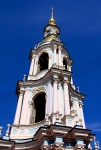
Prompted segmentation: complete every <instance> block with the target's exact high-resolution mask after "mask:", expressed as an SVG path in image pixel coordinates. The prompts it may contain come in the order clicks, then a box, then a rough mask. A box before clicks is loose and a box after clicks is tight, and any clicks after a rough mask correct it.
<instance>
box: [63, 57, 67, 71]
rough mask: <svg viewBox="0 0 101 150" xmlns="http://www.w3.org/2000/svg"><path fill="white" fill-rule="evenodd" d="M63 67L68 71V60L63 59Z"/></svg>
mask: <svg viewBox="0 0 101 150" xmlns="http://www.w3.org/2000/svg"><path fill="white" fill-rule="evenodd" d="M63 66H64V67H65V69H67V60H66V58H63Z"/></svg>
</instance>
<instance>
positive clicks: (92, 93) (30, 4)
mask: <svg viewBox="0 0 101 150" xmlns="http://www.w3.org/2000/svg"><path fill="white" fill-rule="evenodd" d="M52 7H54V11H55V12H54V13H55V16H54V18H55V20H56V22H57V25H58V26H59V27H60V32H61V36H60V38H61V40H62V42H64V43H65V47H66V49H67V50H68V52H69V54H70V57H71V59H73V60H74V63H73V66H72V72H73V81H74V84H75V85H76V88H77V87H79V89H80V92H81V93H83V94H85V95H86V98H85V99H84V106H83V109H84V116H85V122H86V127H87V129H91V130H92V133H94V134H96V137H97V140H98V141H100V145H101V0H96V1H95V0H89V1H88V0H64V1H63V0H0V126H3V131H2V133H3V134H5V132H6V130H7V124H8V123H9V124H13V121H14V115H15V110H16V105H17V95H16V94H15V91H16V85H17V81H18V80H22V79H23V75H24V74H26V75H27V74H28V72H29V67H30V60H29V54H30V49H32V48H33V47H34V45H35V44H38V43H39V42H41V41H42V39H43V29H44V27H45V26H46V25H47V23H48V20H49V19H50V16H51V8H52Z"/></svg>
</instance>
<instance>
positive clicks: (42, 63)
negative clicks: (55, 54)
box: [38, 53, 49, 71]
mask: <svg viewBox="0 0 101 150" xmlns="http://www.w3.org/2000/svg"><path fill="white" fill-rule="evenodd" d="M48 60H49V57H48V54H47V53H43V54H42V55H41V56H40V58H39V62H38V64H39V67H40V71H41V70H44V69H48Z"/></svg>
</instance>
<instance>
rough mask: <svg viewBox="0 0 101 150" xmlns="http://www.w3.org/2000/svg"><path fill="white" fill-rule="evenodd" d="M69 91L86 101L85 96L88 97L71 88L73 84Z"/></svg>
mask: <svg viewBox="0 0 101 150" xmlns="http://www.w3.org/2000/svg"><path fill="white" fill-rule="evenodd" d="M69 90H70V92H71V93H72V94H73V95H75V96H77V97H78V98H79V99H84V98H85V96H86V95H84V94H82V93H79V92H77V91H76V90H74V89H73V87H72V86H71V84H69Z"/></svg>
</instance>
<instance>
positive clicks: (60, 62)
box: [58, 46, 62, 66]
mask: <svg viewBox="0 0 101 150" xmlns="http://www.w3.org/2000/svg"><path fill="white" fill-rule="evenodd" d="M58 48H59V55H58V56H59V58H58V65H59V66H61V65H62V59H61V50H62V48H61V46H59V47H58Z"/></svg>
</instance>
